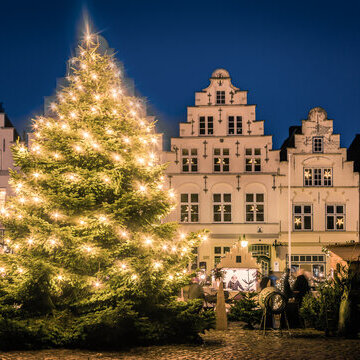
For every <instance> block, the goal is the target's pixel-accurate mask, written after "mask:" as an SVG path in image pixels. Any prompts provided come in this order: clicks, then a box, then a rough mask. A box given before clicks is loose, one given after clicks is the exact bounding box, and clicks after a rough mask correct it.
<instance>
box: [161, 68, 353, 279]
mask: <svg viewBox="0 0 360 360" xmlns="http://www.w3.org/2000/svg"><path fill="white" fill-rule="evenodd" d="M255 108H256V106H255V105H248V104H247V91H244V90H240V89H238V88H236V87H235V86H234V85H232V83H231V78H230V75H229V73H228V72H227V71H226V70H224V69H218V70H215V71H214V72H213V74H212V76H211V78H210V85H209V86H208V87H207V88H206V89H204V90H202V91H200V92H196V93H195V105H194V106H189V107H188V108H187V121H186V122H185V123H181V124H180V136H179V137H177V138H172V139H171V151H170V152H165V153H164V160H165V161H167V162H168V163H169V166H168V168H167V176H168V180H169V186H170V187H172V188H173V189H175V191H176V194H177V196H178V206H177V208H176V210H175V211H173V212H172V213H171V215H170V216H169V217H168V220H172V221H179V222H180V223H181V226H182V228H183V229H184V230H185V231H195V230H198V229H203V228H206V229H209V230H210V231H211V236H210V237H209V239H208V240H207V241H205V242H203V243H202V245H201V246H200V247H199V248H198V257H197V266H198V267H199V268H202V269H206V271H207V272H209V270H210V269H212V268H213V267H214V266H215V265H216V264H217V263H219V262H220V260H221V258H222V257H223V256H224V255H225V254H226V252H228V251H230V248H231V247H232V246H233V245H234V244H235V243H236V242H237V241H238V240H239V239H241V240H245V241H246V242H247V244H248V246H249V249H250V252H251V253H252V255H253V256H254V257H256V258H257V259H258V261H259V263H261V267H262V271H263V272H264V273H266V272H267V271H269V270H270V269H271V270H273V271H275V272H276V271H283V270H284V268H285V266H287V257H288V253H289V251H288V246H287V245H288V217H289V215H288V214H289V212H288V169H289V167H288V162H287V158H288V153H289V154H291V160H290V161H291V166H290V169H291V173H290V176H291V205H290V208H291V220H290V221H291V238H292V247H291V250H292V265H293V267H295V268H299V267H301V268H304V269H306V270H309V271H312V272H313V273H314V275H321V274H324V273H326V272H327V270H328V267H327V258H326V256H325V254H324V253H323V252H322V248H323V247H324V246H325V245H327V244H329V243H331V244H333V243H345V242H350V241H359V229H358V227H359V174H358V173H355V172H354V170H353V162H352V161H347V157H346V149H344V148H340V137H339V135H335V134H333V126H332V120H328V119H327V115H326V112H325V111H324V110H323V109H321V108H315V109H312V110H311V111H310V113H309V119H308V120H304V121H303V123H302V127H301V126H295V127H291V128H290V135H289V138H288V139H287V140H286V141H285V142H284V144H283V146H282V147H281V150H273V149H272V136H270V135H264V122H263V121H258V120H256V116H255V110H256V109H255ZM246 242H245V243H244V245H245V244H246ZM240 262H241V258H240V257H239V263H240ZM239 265H240V264H239Z"/></svg>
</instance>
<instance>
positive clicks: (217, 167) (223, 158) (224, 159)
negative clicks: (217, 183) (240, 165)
mask: <svg viewBox="0 0 360 360" xmlns="http://www.w3.org/2000/svg"><path fill="white" fill-rule="evenodd" d="M229 155H230V150H229V149H220V148H216V149H214V171H216V172H221V171H224V172H227V171H229V168H230V156H229Z"/></svg>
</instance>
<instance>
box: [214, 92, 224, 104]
mask: <svg viewBox="0 0 360 360" xmlns="http://www.w3.org/2000/svg"><path fill="white" fill-rule="evenodd" d="M216 104H217V105H221V104H225V91H217V92H216Z"/></svg>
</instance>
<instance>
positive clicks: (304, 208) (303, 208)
mask: <svg viewBox="0 0 360 360" xmlns="http://www.w3.org/2000/svg"><path fill="white" fill-rule="evenodd" d="M312 222H313V207H312V205H311V204H294V205H293V229H294V230H296V231H301V230H312Z"/></svg>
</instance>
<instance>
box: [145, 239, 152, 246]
mask: <svg viewBox="0 0 360 360" xmlns="http://www.w3.org/2000/svg"><path fill="white" fill-rule="evenodd" d="M145 244H146V245H151V244H152V239H151V238H150V237H147V238H146V239H145Z"/></svg>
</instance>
